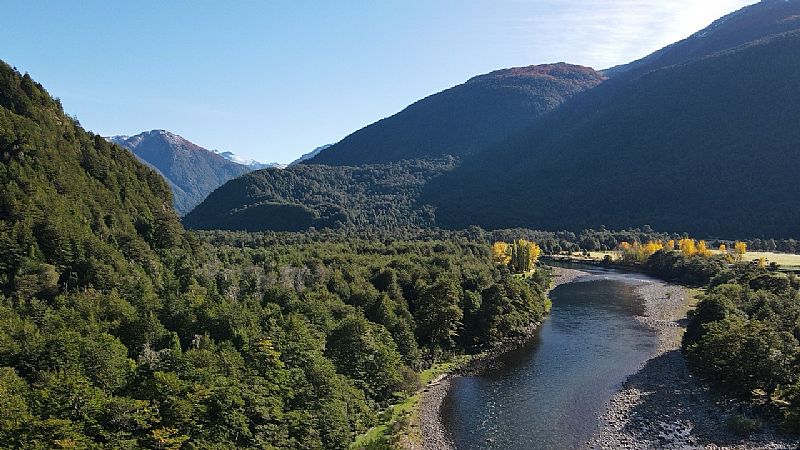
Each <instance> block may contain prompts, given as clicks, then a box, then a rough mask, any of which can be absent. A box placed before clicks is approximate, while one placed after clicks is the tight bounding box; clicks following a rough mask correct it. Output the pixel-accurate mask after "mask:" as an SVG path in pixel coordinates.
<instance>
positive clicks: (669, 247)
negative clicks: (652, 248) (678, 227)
mask: <svg viewBox="0 0 800 450" xmlns="http://www.w3.org/2000/svg"><path fill="white" fill-rule="evenodd" d="M665 248H666V249H667V250H668V251H673V250H675V239H670V240H668V241H667V245H666V246H665Z"/></svg>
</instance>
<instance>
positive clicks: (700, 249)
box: [697, 241, 711, 257]
mask: <svg viewBox="0 0 800 450" xmlns="http://www.w3.org/2000/svg"><path fill="white" fill-rule="evenodd" d="M697 254H698V255H700V256H705V257H709V256H711V250H709V249H708V245H707V244H706V241H700V242H698V243H697Z"/></svg>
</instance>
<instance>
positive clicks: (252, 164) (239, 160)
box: [213, 150, 286, 170]
mask: <svg viewBox="0 0 800 450" xmlns="http://www.w3.org/2000/svg"><path fill="white" fill-rule="evenodd" d="M213 152H214V153H216V154H218V155H219V156H222V157H223V158H225V159H227V160H228V161H230V162H233V163H236V164H241V165H243V166H247V167H249V168H250V170H261V169H269V168H272V167H275V168H278V169H283V168H284V167H286V164H281V163H276V162H273V163H261V162H258V161H256V160H255V159H248V158H243V157H241V156H239V155H237V154H235V153H233V152H227V151H226V152H221V151H219V150H213Z"/></svg>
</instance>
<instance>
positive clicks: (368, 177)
mask: <svg viewBox="0 0 800 450" xmlns="http://www.w3.org/2000/svg"><path fill="white" fill-rule="evenodd" d="M456 163H457V161H456V160H455V159H453V158H441V159H436V160H411V161H400V162H395V163H387V164H374V165H364V166H358V167H349V166H323V165H306V164H298V165H295V166H290V167H287V168H286V169H283V170H277V169H267V170H260V171H258V172H253V173H250V174H247V175H245V176H243V177H240V178H237V179H235V180H232V181H230V182H228V183H227V184H225V185H224V186H222V187H221V188H219V189H217V190H216V191H214V192H213V193H212V194H211V195H210V196H209V197H208V198H207V199H206V200H205V201H204V202H203V203H202V204H200V205H199V206H198V207H197V208H195V209H194V211H192V212H191V213H190V214H189V215H187V216H186V217H185V218H184V223H185V224H186V226H187V227H189V228H197V229H205V230H213V229H227V230H247V231H264V230H274V231H302V230H306V229H308V228H311V227H314V228H326V227H327V228H342V227H358V228H365V227H380V228H387V229H389V228H399V227H407V226H418V227H424V226H432V225H433V224H434V216H433V211H432V210H431V209H430V208H428V207H426V206H425V205H421V204H419V203H417V200H416V199H417V197H418V196H419V193H420V190H421V189H422V186H424V185H425V183H427V182H428V181H430V180H431V179H433V178H435V177H436V176H439V175H441V174H442V173H444V172H446V171H448V170H451V169H452V168H453V167H454V166H455V164H456Z"/></svg>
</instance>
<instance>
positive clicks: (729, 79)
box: [190, 0, 800, 238]
mask: <svg viewBox="0 0 800 450" xmlns="http://www.w3.org/2000/svg"><path fill="white" fill-rule="evenodd" d="M606 77H610V78H606ZM797 86H800V1H798V0H790V1H787V0H764V1H762V2H760V3H757V4H755V5H751V6H748V7H745V8H743V9H741V10H739V11H737V12H734V13H732V14H730V15H728V16H726V17H723V18H721V19H719V20H717V21H715V22H714V23H713V24H711V25H710V26H709V27H707V28H706V29H704V30H701V31H699V32H697V33H695V34H694V35H692V36H691V37H689V38H687V39H684V40H682V41H680V42H677V43H675V44H672V45H670V46H668V47H666V48H664V49H661V50H659V51H657V52H654V53H653V54H652V55H649V56H647V57H645V58H643V59H641V60H638V61H635V62H632V63H630V64H627V65H623V66H618V67H614V68H611V69H607V70H605V71H603V72H602V74H601V73H600V72H597V71H594V70H592V69H589V68H585V67H580V66H572V65H569V64H564V63H559V64H553V65H546V66H531V67H526V68H516V69H505V70H501V71H496V72H492V73H490V74H486V75H482V76H479V77H475V78H473V79H471V80H470V81H468V82H467V83H464V84H462V85H459V86H456V87H454V88H451V89H448V90H445V91H443V92H440V93H438V94H434V95H432V96H430V97H428V98H426V99H423V100H420V101H419V102H416V103H414V104H413V105H411V106H409V107H408V108H406V109H405V110H403V111H402V112H400V113H398V114H396V115H394V116H392V117H389V118H387V119H383V120H381V121H378V122H376V123H374V124H372V125H369V126H367V127H365V128H363V129H361V130H359V131H357V132H355V133H353V134H351V135H350V136H348V137H346V138H345V139H343V140H342V141H341V142H339V143H337V144H334V145H332V146H330V147H329V148H327V149H325V150H323V151H321V152H320V153H319V154H318V155H317V156H315V157H313V158H311V159H310V160H308V161H305V162H304V163H305V164H317V165H325V164H327V165H346V166H360V165H364V164H370V165H371V166H370V167H371V168H370V171H369V173H370V177H371V178H370V179H371V181H370V183H373V184H374V185H371V186H369V187H364V189H365V191H369V192H380V186H387V187H388V186H392V189H396V188H397V187H398V186H400V185H398V178H397V174H398V173H399V172H398V170H401V169H398V166H396V165H394V166H393V165H391V164H387V163H390V162H393V161H401V162H402V163H401V166H403V165H406V164H413V161H414V160H418V159H420V158H430V157H442V156H443V155H453V156H455V157H457V158H458V159H459V160H460V161H461V162H460V164H454V165H453V166H452V168H451V170H445V171H440V172H437V173H436V174H432V173H428V175H430V176H429V178H428V179H427V180H425V181H424V183H422V186H421V187H420V184H419V183H413V184H405V186H407V187H403V188H401V189H402V190H403V192H406V193H408V196H407V197H404V198H406V199H407V200H408V201H404V202H403V203H402V205H403V206H402V207H403V208H406V213H405V215H407V216H408V217H416V215H417V214H419V212H420V211H427V212H431V213H432V214H433V215H434V217H432V218H431V223H432V224H435V225H437V226H444V227H450V228H463V227H467V226H469V225H480V226H483V227H485V228H501V227H516V226H524V227H530V228H542V229H570V230H579V229H581V228H588V227H600V226H602V225H607V226H610V227H614V228H624V227H628V226H636V225H643V224H649V225H651V226H653V227H655V228H659V229H668V230H674V231H688V232H691V233H695V234H698V235H705V236H733V237H744V236H751V237H760V236H770V237H795V238H797V237H800V187H799V186H798V184H797V183H796V174H797V173H800V152H798V149H800V127H798V126H797V124H798V123H800V90H798V88H797ZM403 161H404V162H403ZM381 165H383V166H381ZM286 170H289V171H291V170H294V169H293V168H291V167H290V168H288V169H286ZM325 170H326V169H320V171H321V172H325ZM402 170H405V169H402ZM381 172H384V173H385V176H384V177H380V176H376V174H379V173H381ZM401 173H403V174H406V173H407V172H401ZM363 175H364V174H363V173H362V172H359V171H357V170H346V171H343V172H337V176H335V177H334V176H328V175H324V174H323V173H320V174H319V177H322V178H319V177H311V178H304V177H290V179H291V181H288V180H289V179H288V178H287V179H286V181H280V182H279V180H277V179H276V180H274V185H273V186H272V187H271V188H270V190H263V189H262V190H261V192H268V191H269V194H267V195H265V196H263V197H259V198H253V197H248V196H246V195H241V196H239V197H237V196H236V195H235V191H226V192H228V194H227V195H226V197H225V202H226V205H225V208H226V209H225V210H226V211H227V210H238V211H244V210H246V209H248V208H251V207H252V206H254V205H263V204H265V203H270V204H272V205H273V206H276V207H277V206H281V205H283V206H290V207H292V208H310V211H311V213H310V214H312V216H313V215H315V214H319V213H320V209H319V205H320V204H321V203H320V202H323V199H324V202H326V203H325V204H326V205H327V206H326V208H328V209H332V210H340V211H344V212H347V210H348V208H349V207H352V206H348V204H347V203H346V202H345V201H344V200H341V199H343V198H345V195H344V194H345V193H347V192H349V191H348V190H349V189H350V186H356V185H358V186H364V185H363V178H358V177H363ZM428 175H426V176H428ZM406 176H407V175H402V176H401V178H403V177H406ZM285 177H288V175H287V174H285ZM348 177H349V178H348ZM247 180H251V181H253V182H259V183H263V180H255V179H252V178H246V179H242V180H240V181H237V185H238V188H237V190H236V191H238V192H241V193H245V192H250V191H249V190H248V189H249V188H248V186H247V185H246V183H245V181H247ZM320 180H324V182H321V181H320ZM412 185H413V186H414V187H413V189H412V188H411V187H410V186H412ZM314 192H324V194H320V195H319V196H317V197H314V196H313V195H310V194H309V193H314ZM367 198H373V199H377V198H378V197H374V196H373V197H370V196H368V197H367ZM337 199H340V200H337ZM211 200H212V199H209V201H211ZM214 201H215V202H217V204H218V200H214ZM376 201H378V200H376ZM324 202H323V203H324ZM315 205H317V206H315ZM358 210H359V211H365V210H370V208H368V207H365V206H364V205H360V206H359V207H358ZM372 210H373V211H379V209H374V208H373V209H372ZM274 211H276V209H275V208H264V209H262V210H261V213H258V209H251V212H252V213H253V216H252V219H253V220H255V219H256V218H257V217H258V216H259V214H262V213H263V214H274ZM393 211H394V212H393V213H392V216H397V217H400V216H402V215H403V213H398V212H397V211H396V209H394V210H393ZM303 220H306V221H307V217H306V218H305V219H303ZM385 222H386V220H385V218H382V217H381V215H380V213H378V212H375V216H374V217H373V219H372V224H373V225H375V224H379V223H385ZM262 223H264V224H265V228H267V229H268V228H269V226H268V225H267V224H268V223H270V221H269V220H265V221H263V222H262ZM190 225H192V226H195V225H196V224H190Z"/></svg>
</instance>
